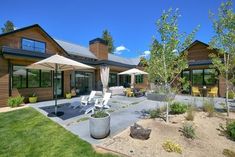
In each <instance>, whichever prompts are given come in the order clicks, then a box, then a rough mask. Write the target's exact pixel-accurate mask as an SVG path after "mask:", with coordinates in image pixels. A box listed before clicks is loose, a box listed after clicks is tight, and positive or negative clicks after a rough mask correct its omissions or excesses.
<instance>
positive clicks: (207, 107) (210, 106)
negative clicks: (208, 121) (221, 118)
mask: <svg viewBox="0 0 235 157" xmlns="http://www.w3.org/2000/svg"><path fill="white" fill-rule="evenodd" d="M202 109H203V111H204V112H207V113H208V117H213V116H214V113H215V106H214V102H213V101H204V102H203V107H202Z"/></svg>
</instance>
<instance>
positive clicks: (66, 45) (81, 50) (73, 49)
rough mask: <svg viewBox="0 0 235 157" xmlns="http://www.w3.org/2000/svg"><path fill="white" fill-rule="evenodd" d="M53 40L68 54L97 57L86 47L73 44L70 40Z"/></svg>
mask: <svg viewBox="0 0 235 157" xmlns="http://www.w3.org/2000/svg"><path fill="white" fill-rule="evenodd" d="M55 41H56V42H57V43H58V44H59V45H60V46H61V47H63V49H65V51H67V52H68V53H69V54H72V55H76V56H82V57H88V58H93V59H97V58H96V56H95V55H94V54H93V53H92V52H91V51H90V50H89V49H88V48H86V47H83V46H81V45H78V44H73V43H70V42H66V41H62V40H58V39H55Z"/></svg>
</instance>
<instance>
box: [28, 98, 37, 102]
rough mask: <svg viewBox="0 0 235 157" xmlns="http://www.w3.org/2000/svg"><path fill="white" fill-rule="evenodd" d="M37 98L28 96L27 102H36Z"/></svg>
mask: <svg viewBox="0 0 235 157" xmlns="http://www.w3.org/2000/svg"><path fill="white" fill-rule="evenodd" d="M37 100H38V97H29V102H30V103H36V102H37Z"/></svg>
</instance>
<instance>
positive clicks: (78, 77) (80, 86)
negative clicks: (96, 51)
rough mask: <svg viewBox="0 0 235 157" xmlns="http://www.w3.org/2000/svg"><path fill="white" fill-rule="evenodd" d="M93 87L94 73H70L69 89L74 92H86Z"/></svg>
mask: <svg viewBox="0 0 235 157" xmlns="http://www.w3.org/2000/svg"><path fill="white" fill-rule="evenodd" d="M93 88H94V73H92V72H81V71H76V72H73V73H72V75H71V89H74V90H75V91H76V94H80V95H81V94H88V93H90V92H91V90H93Z"/></svg>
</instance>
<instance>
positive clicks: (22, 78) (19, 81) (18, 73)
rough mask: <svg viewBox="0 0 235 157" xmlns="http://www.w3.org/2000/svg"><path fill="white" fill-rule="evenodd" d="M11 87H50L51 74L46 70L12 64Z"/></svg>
mask: <svg viewBox="0 0 235 157" xmlns="http://www.w3.org/2000/svg"><path fill="white" fill-rule="evenodd" d="M12 69H13V73H12V87H13V88H33V87H51V86H52V77H51V76H52V75H51V71H47V70H32V69H26V68H25V66H19V65H13V68H12Z"/></svg>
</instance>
